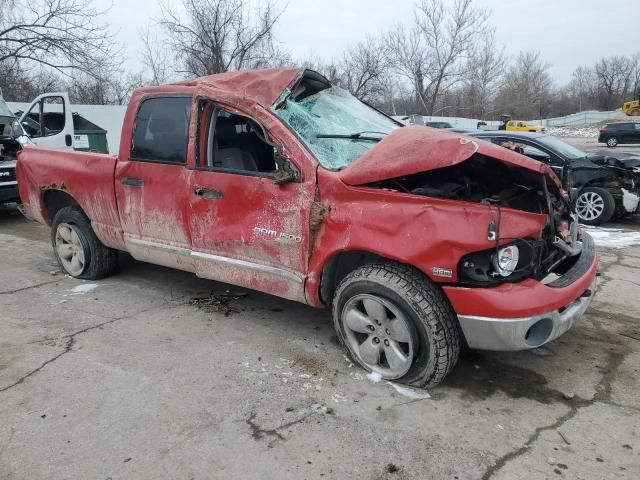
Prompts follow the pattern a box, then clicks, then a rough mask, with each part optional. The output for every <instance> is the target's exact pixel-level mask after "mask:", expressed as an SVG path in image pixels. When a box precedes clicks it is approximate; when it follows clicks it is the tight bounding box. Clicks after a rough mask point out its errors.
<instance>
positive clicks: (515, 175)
mask: <svg viewBox="0 0 640 480" xmlns="http://www.w3.org/2000/svg"><path fill="white" fill-rule="evenodd" d="M372 186H375V187H378V188H385V189H390V190H396V191H402V192H405V193H410V194H414V195H421V196H426V197H432V198H444V199H449V200H460V201H468V202H477V203H481V204H485V205H487V207H488V208H489V210H490V212H491V215H490V218H491V219H490V221H489V224H488V225H487V240H490V241H494V242H495V247H494V248H491V249H489V250H486V251H482V252H475V253H472V254H469V255H466V256H465V257H463V259H462V260H461V261H460V264H459V268H458V278H459V281H460V282H461V283H467V284H471V285H477V286H490V285H495V284H497V283H502V282H505V281H509V282H513V281H519V280H522V279H524V278H530V277H533V278H536V279H538V280H541V279H542V278H544V277H546V276H547V275H549V274H550V273H556V274H558V275H561V274H562V273H563V272H566V271H567V270H568V269H569V268H571V266H572V265H573V264H574V263H575V262H576V261H577V259H578V257H579V256H580V255H579V254H580V252H581V242H580V241H579V238H578V221H577V217H576V216H575V215H572V213H571V206H570V204H569V201H568V199H567V198H566V197H565V195H563V193H562V192H561V191H560V190H559V189H558V187H557V186H556V185H555V184H554V183H553V182H551V181H549V179H547V177H546V176H545V175H543V174H542V173H540V172H536V171H533V170H528V169H524V168H519V167H517V166H510V165H507V164H505V163H503V162H500V161H498V160H495V159H493V158H490V157H487V156H485V155H480V154H477V153H476V154H475V155H473V156H472V157H471V158H469V159H468V160H466V161H464V162H461V163H458V164H456V165H453V166H450V167H444V168H440V169H436V170H431V171H427V172H422V173H418V174H414V175H411V176H407V177H402V178H396V179H392V180H385V181H382V182H379V183H376V184H375V185H372ZM502 208H511V209H516V210H522V211H525V212H530V213H537V214H543V215H547V216H548V221H547V223H546V225H545V227H544V229H543V230H542V231H541V232H540V236H539V237H538V238H504V237H501V236H500V224H501V221H502ZM507 257H508V258H507Z"/></svg>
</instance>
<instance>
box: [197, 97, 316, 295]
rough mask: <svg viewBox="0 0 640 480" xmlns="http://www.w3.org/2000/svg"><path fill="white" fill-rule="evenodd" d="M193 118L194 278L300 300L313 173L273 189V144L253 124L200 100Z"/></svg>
mask: <svg viewBox="0 0 640 480" xmlns="http://www.w3.org/2000/svg"><path fill="white" fill-rule="evenodd" d="M198 115H199V121H198V125H197V127H196V132H197V134H196V136H197V151H196V163H195V167H194V168H195V170H194V172H193V176H192V183H191V191H190V203H191V239H192V255H193V259H194V266H195V269H196V273H197V274H198V276H201V277H204V278H210V279H214V280H221V281H225V282H229V283H233V284H235V285H241V286H245V287H249V288H253V289H256V290H261V291H264V292H268V293H272V294H275V295H278V296H282V297H285V298H290V299H292V300H299V301H304V278H305V275H306V270H307V260H308V256H309V241H310V230H309V214H310V208H311V203H312V202H313V199H314V194H315V170H314V171H313V174H308V175H300V180H299V181H293V182H289V183H285V184H282V185H278V184H277V183H276V181H275V179H276V173H277V169H278V167H277V166H276V157H275V155H276V153H275V151H274V145H273V144H272V143H271V141H270V140H269V137H268V133H267V132H266V131H265V130H264V129H263V128H262V126H261V125H260V124H258V123H257V122H256V121H255V120H253V119H252V118H250V117H249V116H245V115H244V114H240V113H233V112H231V111H229V110H226V109H225V108H223V107H221V106H219V105H216V104H214V103H213V102H211V101H204V100H203V101H201V103H200V104H199V107H198ZM298 171H299V170H298Z"/></svg>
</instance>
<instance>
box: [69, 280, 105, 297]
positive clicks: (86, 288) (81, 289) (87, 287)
mask: <svg viewBox="0 0 640 480" xmlns="http://www.w3.org/2000/svg"><path fill="white" fill-rule="evenodd" d="M96 288H98V285H97V284H95V283H83V284H82V285H78V286H77V287H74V288H72V289H71V290H69V291H70V292H71V295H85V294H87V293H89V292H92V291H93V290H95V289H96Z"/></svg>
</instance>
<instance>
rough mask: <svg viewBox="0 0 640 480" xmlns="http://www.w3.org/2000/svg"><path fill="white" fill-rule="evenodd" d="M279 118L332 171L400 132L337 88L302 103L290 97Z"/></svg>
mask: <svg viewBox="0 0 640 480" xmlns="http://www.w3.org/2000/svg"><path fill="white" fill-rule="evenodd" d="M276 114H277V115H278V116H279V117H280V118H281V119H282V120H283V121H284V122H285V123H287V125H289V127H291V128H292V129H293V130H294V131H295V132H296V133H297V134H298V135H299V136H300V137H301V138H302V140H303V141H304V142H305V144H306V145H307V147H309V149H310V150H311V152H313V154H314V155H315V156H316V158H317V159H318V161H319V162H320V164H321V165H322V166H323V167H325V168H329V169H331V170H339V169H341V168H344V167H346V166H348V165H349V164H351V163H352V162H353V161H354V160H356V159H357V158H358V157H360V156H361V155H362V154H364V153H365V152H367V151H368V150H369V149H370V148H372V147H373V146H374V145H375V144H376V143H377V142H379V141H380V140H382V138H383V137H384V136H385V135H387V134H388V133H390V132H391V130H393V129H395V128H398V125H397V124H396V123H395V122H394V121H393V120H391V119H390V118H388V117H386V116H385V115H383V114H381V113H380V112H378V111H377V110H375V109H374V108H371V107H370V106H368V105H366V104H365V103H362V102H361V101H360V100H358V99H357V98H355V97H354V96H353V95H351V94H350V93H349V92H347V91H346V90H343V89H342V88H340V87H335V86H333V87H331V88H326V89H324V90H321V91H319V92H317V93H315V94H313V95H309V96H307V97H304V98H302V99H299V100H295V99H293V98H292V97H291V96H290V97H289V98H287V100H286V101H285V103H284V104H283V105H282V107H280V108H278V109H277V110H276Z"/></svg>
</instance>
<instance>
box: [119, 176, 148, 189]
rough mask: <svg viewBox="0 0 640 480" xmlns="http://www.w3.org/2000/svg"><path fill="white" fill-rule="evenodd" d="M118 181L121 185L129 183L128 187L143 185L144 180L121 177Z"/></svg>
mask: <svg viewBox="0 0 640 480" xmlns="http://www.w3.org/2000/svg"><path fill="white" fill-rule="evenodd" d="M120 183H121V184H122V185H129V186H130V187H141V186H143V185H144V180H143V179H141V178H136V177H122V178H121V179H120Z"/></svg>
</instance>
